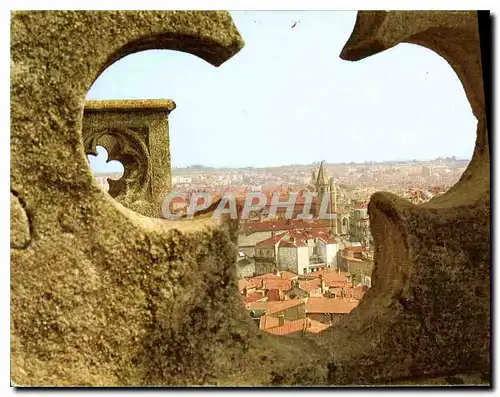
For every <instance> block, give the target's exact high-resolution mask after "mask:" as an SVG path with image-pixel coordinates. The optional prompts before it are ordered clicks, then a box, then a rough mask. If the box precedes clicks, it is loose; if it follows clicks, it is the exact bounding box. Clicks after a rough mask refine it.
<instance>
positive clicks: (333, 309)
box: [306, 298, 359, 314]
mask: <svg viewBox="0 0 500 397" xmlns="http://www.w3.org/2000/svg"><path fill="white" fill-rule="evenodd" d="M358 303H359V301H357V300H348V299H336V298H307V299H306V313H333V314H345V313H350V312H351V310H352V309H354V308H355V307H356V306H357V305H358Z"/></svg>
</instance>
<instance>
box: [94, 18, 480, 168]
mask: <svg viewBox="0 0 500 397" xmlns="http://www.w3.org/2000/svg"><path fill="white" fill-rule="evenodd" d="M231 14H232V17H233V20H234V22H235V24H236V26H237V28H238V30H239V31H240V33H241V35H242V36H243V39H244V40H245V43H246V45H245V47H244V48H243V49H242V50H241V51H240V52H239V53H238V54H236V55H235V56H234V57H233V58H232V59H230V60H229V61H227V62H226V63H225V64H223V65H221V66H220V67H218V68H216V67H214V66H212V65H210V64H208V63H206V62H205V61H203V60H201V59H199V58H197V57H195V56H194V55H190V54H185V53H181V52H175V51H166V50H161V51H144V52H141V53H136V54H132V55H129V56H127V57H125V58H123V59H121V60H120V61H118V62H116V63H115V64H113V65H111V66H110V67H109V68H108V69H106V70H105V71H104V73H103V74H102V75H101V76H100V77H99V78H98V79H97V80H96V82H95V83H94V85H93V86H92V87H91V89H90V90H89V92H88V99H141V98H151V99H153V98H155V99H156V98H168V99H173V100H174V101H175V102H176V104H177V108H176V109H175V110H174V111H173V112H172V114H171V115H170V150H171V158H172V165H173V166H175V167H184V166H187V165H192V164H203V165H206V166H213V167H221V166H227V167H244V166H255V167H259V166H274V165H285V164H309V163H312V162H315V161H320V160H326V161H327V162H331V163H336V162H346V161H347V162H350V161H355V162H363V161H383V160H404V159H413V158H417V159H423V160H425V159H431V158H435V157H439V156H456V157H458V158H470V157H471V155H472V151H473V147H474V142H475V126H476V119H475V118H474V116H473V115H472V111H471V108H470V105H469V103H468V101H467V98H466V96H465V92H464V89H463V87H462V85H461V83H460V81H459V79H458V77H457V76H456V74H455V73H454V71H453V70H452V68H451V66H450V65H449V64H448V63H447V62H446V61H445V60H444V59H443V58H441V57H440V56H439V55H437V54H436V53H434V52H432V51H430V50H428V49H426V48H423V47H419V46H416V45H411V44H400V45H398V46H396V47H394V48H392V49H390V50H388V51H385V52H383V53H381V54H378V55H376V56H373V57H370V58H367V59H365V60H362V61H359V62H348V61H344V60H342V59H340V58H339V54H340V51H341V49H342V47H343V46H344V44H345V42H346V41H347V39H348V38H349V36H350V34H351V32H352V30H353V27H354V23H355V19H356V12H355V11H235V12H231ZM294 24H295V27H293V28H292V26H293V25H294ZM104 159H105V156H104V157H103V158H101V156H100V157H99V159H98V160H97V161H96V160H95V159H93V160H92V161H91V167H92V168H93V170H94V171H98V172H103V171H115V170H121V169H122V167H121V166H120V165H119V164H116V162H112V163H110V164H108V165H107V166H106V165H105V164H104ZM113 163H114V164H113ZM110 165H111V167H110Z"/></svg>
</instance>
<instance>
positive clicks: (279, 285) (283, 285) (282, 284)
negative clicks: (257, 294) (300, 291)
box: [262, 278, 292, 291]
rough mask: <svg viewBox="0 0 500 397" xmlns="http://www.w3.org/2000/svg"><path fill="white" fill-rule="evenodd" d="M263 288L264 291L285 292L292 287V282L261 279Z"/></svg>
mask: <svg viewBox="0 0 500 397" xmlns="http://www.w3.org/2000/svg"><path fill="white" fill-rule="evenodd" d="M262 283H263V286H262V288H265V289H278V290H280V291H286V290H288V289H290V287H291V286H292V280H290V279H288V280H282V279H272V278H269V279H263V280H262Z"/></svg>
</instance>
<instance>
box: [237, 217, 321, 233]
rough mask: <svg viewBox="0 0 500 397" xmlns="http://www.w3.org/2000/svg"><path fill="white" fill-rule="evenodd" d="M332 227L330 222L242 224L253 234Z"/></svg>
mask: <svg viewBox="0 0 500 397" xmlns="http://www.w3.org/2000/svg"><path fill="white" fill-rule="evenodd" d="M329 226H330V222H329V221H328V220H315V221H312V220H311V221H307V220H286V219H276V220H272V221H264V222H261V221H251V222H246V223H244V224H242V227H244V228H245V229H247V230H248V231H251V232H263V231H271V230H292V229H317V228H327V227H329Z"/></svg>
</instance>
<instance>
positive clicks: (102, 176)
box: [87, 146, 123, 192]
mask: <svg viewBox="0 0 500 397" xmlns="http://www.w3.org/2000/svg"><path fill="white" fill-rule="evenodd" d="M96 151H97V156H94V155H92V154H89V155H87V158H88V160H89V164H90V169H91V170H92V172H93V174H94V176H95V178H96V181H97V183H98V184H99V186H100V187H101V188H102V189H103V190H104V191H105V192H108V191H109V182H108V179H111V180H113V181H117V180H119V179H120V178H121V177H122V176H123V164H122V163H120V162H119V161H116V160H109V161H108V151H107V150H106V149H105V148H103V147H102V146H97V148H96Z"/></svg>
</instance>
